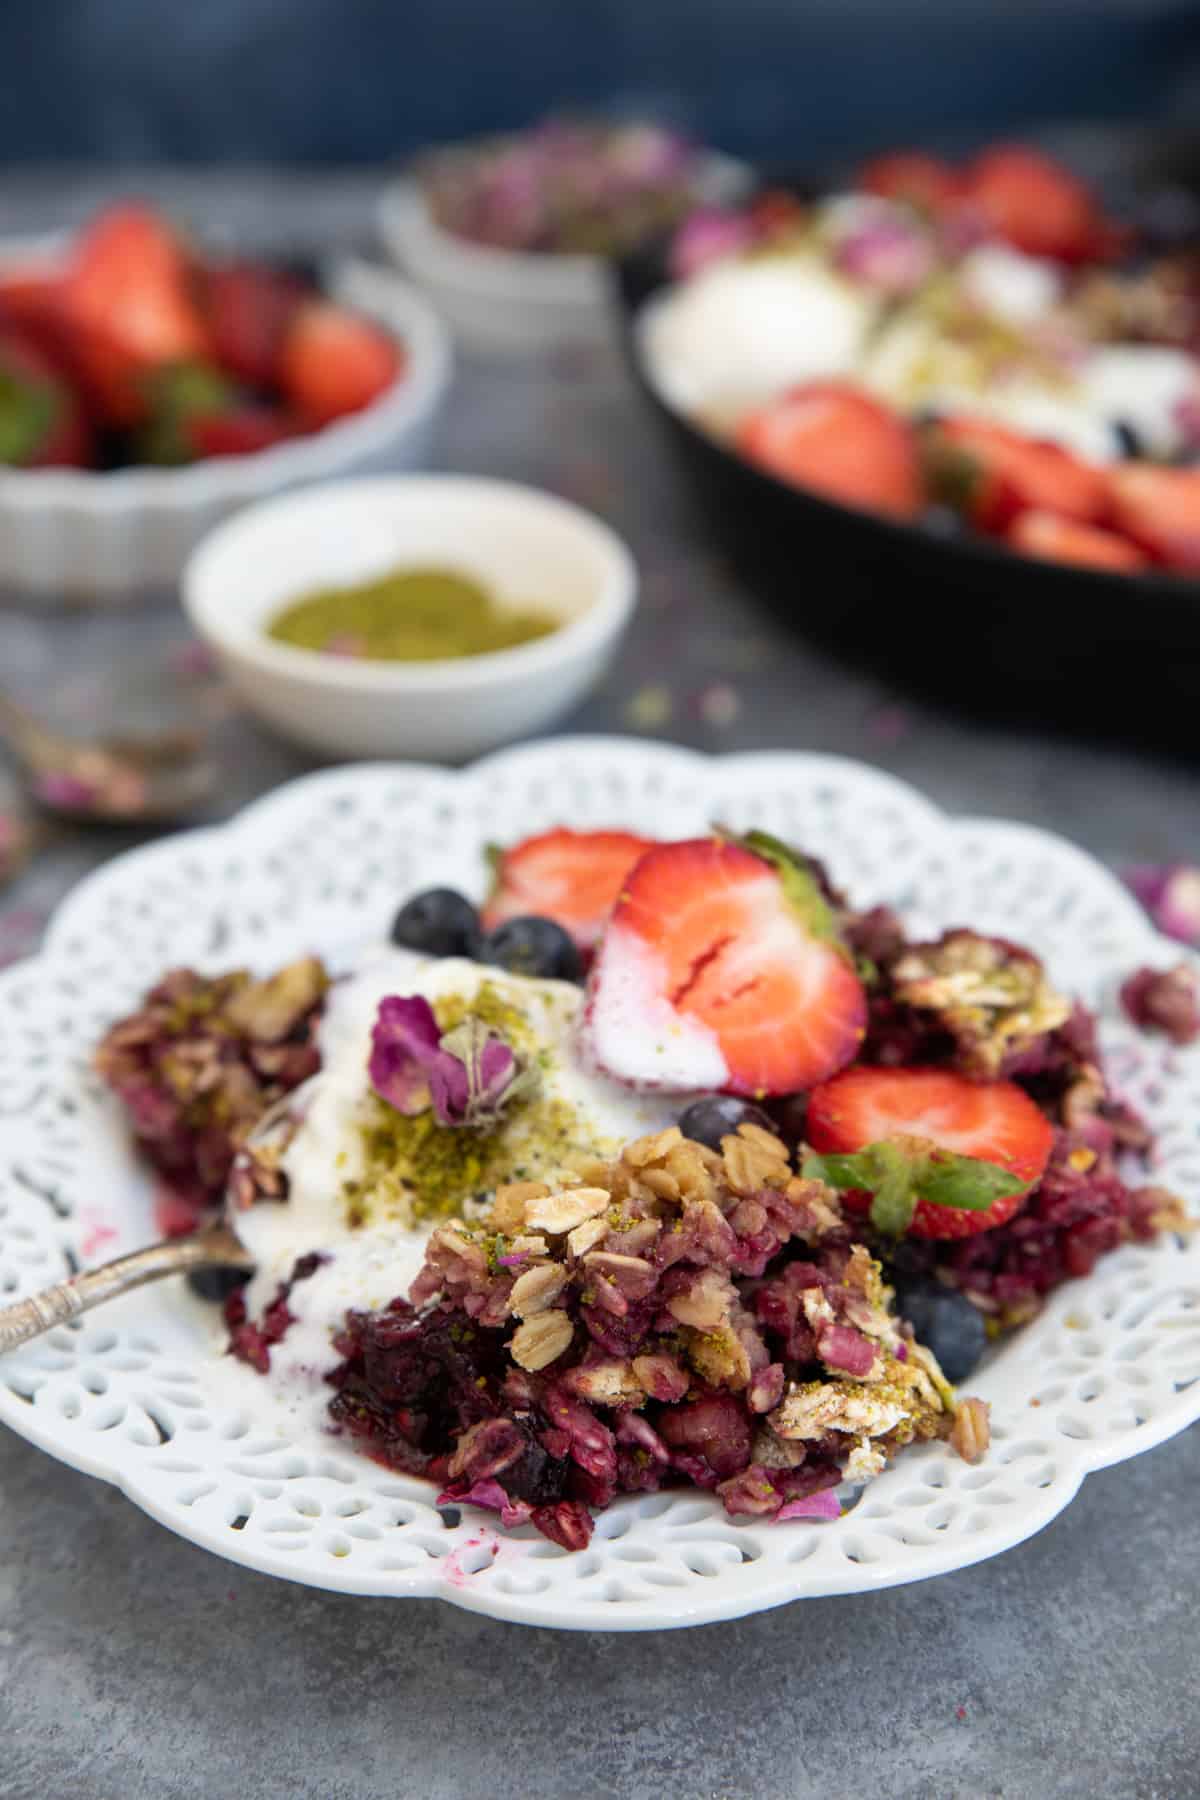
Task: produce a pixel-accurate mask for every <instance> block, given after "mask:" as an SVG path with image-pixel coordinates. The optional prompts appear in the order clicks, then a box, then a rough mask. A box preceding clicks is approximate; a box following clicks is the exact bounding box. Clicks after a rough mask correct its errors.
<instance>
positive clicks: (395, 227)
mask: <svg viewBox="0 0 1200 1800" xmlns="http://www.w3.org/2000/svg"><path fill="white" fill-rule="evenodd" d="M750 181H751V174H750V170H749V169H748V168H747V166H746V164H745V163H740V162H736V161H735V160H734V159H733V158H732V157H728V156H716V155H710V156H708V157H706V158H705V159H704V161H703V163H702V165H701V172H700V176H699V179H698V181H697V192H698V194H699V196H700V198H701V200H702V202H703V203H704V204H719V203H721V202H722V201H728V200H733V199H736V198H737V197H738V196H739V195H740V194H742V193H744V192H745V190H746V188H747V187H748V186H749V185H750ZM377 222H378V228H379V234H380V237H381V239H382V240H383V244H384V247H385V248H386V249H387V251H388V253H389V255H391V256H392V257H393V258H394V259H395V260H396V262H397V263H399V264H400V266H401V268H403V269H404V270H405V272H406V273H407V274H408V275H409V276H410V277H411V278H412V280H413V281H415V282H417V283H418V284H419V285H420V286H421V287H422V288H424V290H425V291H426V293H428V294H429V296H430V298H431V299H432V300H433V302H434V304H435V305H436V306H437V308H438V310H439V311H440V312H441V314H442V316H443V317H444V318H445V319H446V320H447V321H448V322H449V324H450V325H451V326H452V327H453V329H454V332H455V335H456V336H457V337H458V338H459V339H460V341H461V342H462V343H463V344H464V345H465V346H467V347H469V348H471V349H474V350H482V351H484V352H487V353H492V354H505V353H508V354H521V353H528V352H530V351H546V350H555V349H561V348H563V347H564V346H568V345H578V344H589V343H597V342H601V341H603V340H606V339H608V338H611V336H612V302H611V297H610V272H609V264H608V262H607V261H606V260H605V259H604V258H603V257H600V256H571V255H553V254H550V253H547V252H538V253H535V252H532V251H517V250H497V249H495V248H494V247H493V246H492V245H489V244H474V243H472V242H471V241H470V240H469V239H468V238H462V237H456V236H455V235H454V234H453V233H452V232H449V231H444V230H443V229H442V227H441V226H440V225H439V224H437V222H436V220H435V219H434V218H433V215H432V214H431V212H430V210H429V207H428V206H427V204H426V201H425V194H424V189H423V188H422V185H421V183H420V181H419V180H417V179H416V177H414V176H406V177H404V178H402V179H401V180H399V181H393V182H391V183H389V185H388V186H387V187H386V188H385V189H384V191H383V193H382V195H381V196H380V200H379V212H378V219H377Z"/></svg>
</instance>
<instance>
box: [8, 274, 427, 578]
mask: <svg viewBox="0 0 1200 1800" xmlns="http://www.w3.org/2000/svg"><path fill="white" fill-rule="evenodd" d="M58 241H59V243H61V242H62V240H58ZM47 242H48V241H47V240H45V239H43V240H40V241H38V242H37V243H36V244H35V243H31V242H30V241H29V240H27V239H26V240H23V241H21V242H19V243H18V242H10V243H6V244H4V245H3V246H0V261H8V262H24V261H26V260H28V259H29V257H30V253H31V252H34V251H39V252H41V253H42V255H43V256H44V254H45V251H46V248H47ZM323 285H324V287H325V289H326V291H327V292H328V293H330V294H331V295H332V296H333V297H334V298H335V299H338V300H342V301H344V302H345V303H346V304H347V305H350V306H354V307H356V308H357V309H358V310H359V311H361V312H363V313H366V314H369V315H370V316H371V317H372V318H374V319H375V320H376V321H377V322H378V323H379V324H381V325H383V326H384V327H385V328H386V329H387V330H388V331H389V332H391V333H392V335H393V336H394V337H395V338H396V339H397V340H398V341H399V342H400V343H401V344H402V345H403V346H404V349H405V351H406V353H407V361H406V364H405V367H404V371H403V374H402V375H401V376H400V378H399V379H398V380H397V381H396V382H395V383H394V384H393V385H392V386H391V387H390V388H388V389H387V391H386V392H385V393H383V394H381V395H380V397H379V398H378V399H377V400H374V401H372V403H371V404H370V405H369V406H366V407H364V408H363V410H362V411H361V412H357V413H353V414H350V415H349V416H347V417H346V418H343V419H339V420H336V421H335V422H334V423H333V424H332V425H328V426H326V427H325V429H324V430H322V431H317V432H312V433H310V434H309V435H307V436H305V437H297V438H292V439H289V440H288V441H287V442H286V443H283V444H278V445H276V446H274V447H273V448H272V449H269V450H260V451H258V452H256V453H255V454H253V455H249V456H219V457H210V458H207V459H205V460H204V461H202V462H197V463H192V464H191V465H190V466H188V467H186V468H181V469H164V468H128V469H114V470H110V471H95V470H90V469H14V468H10V467H4V466H0V594H3V593H16V594H19V595H20V597H21V600H22V603H23V604H28V603H30V602H33V603H35V604H36V603H39V602H45V603H47V604H52V605H62V604H68V605H86V606H101V605H105V606H120V605H128V604H131V603H134V602H137V601H139V600H143V599H144V598H145V597H146V595H147V592H148V591H154V590H157V591H159V592H160V593H161V590H162V589H163V588H174V586H175V585H176V583H177V582H178V580H179V576H180V574H181V572H182V570H183V565H184V563H185V562H186V560H187V557H188V555H189V553H190V552H191V550H192V549H193V548H194V546H195V545H196V544H197V543H198V542H199V540H200V539H201V538H202V537H203V536H204V534H205V532H207V531H209V530H211V528H212V527H213V526H214V525H216V524H217V523H219V521H220V520H222V519H224V518H227V517H228V516H229V515H230V514H231V513H234V512H236V511H238V510H239V508H241V507H243V506H245V505H247V504H248V503H249V502H251V501H255V500H260V499H263V498H264V497H266V496H267V495H270V494H275V493H279V492H282V491H283V490H285V489H288V488H293V487H297V486H299V485H300V484H302V483H306V482H311V481H322V480H326V479H328V478H329V477H331V476H337V475H342V474H349V473H350V472H351V471H361V470H370V469H379V468H414V467H419V466H420V465H421V463H423V462H424V460H425V458H426V456H427V454H428V445H429V436H430V431H431V428H432V425H433V422H434V420H435V418H436V416H437V414H438V411H439V409H440V407H441V404H442V401H443V399H444V397H445V394H446V390H447V388H448V386H449V382H450V374H451V368H452V355H451V349H450V340H449V336H448V334H447V332H446V330H445V328H444V326H443V325H442V323H441V321H440V320H439V319H438V317H437V314H436V312H435V311H434V310H433V308H432V307H431V306H430V305H429V302H428V301H427V300H426V299H425V298H424V297H423V296H422V295H421V294H419V293H417V292H416V291H415V289H413V288H412V287H410V286H409V285H408V284H407V283H405V282H402V281H399V280H397V279H396V277H394V276H392V275H389V274H378V273H376V272H374V271H372V270H371V269H370V268H369V267H367V266H366V265H363V264H358V263H353V262H347V263H343V264H340V265H338V266H337V267H335V268H333V269H331V270H330V271H329V272H328V276H327V278H326V280H325V282H324V283H323Z"/></svg>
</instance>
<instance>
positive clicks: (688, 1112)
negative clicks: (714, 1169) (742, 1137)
mask: <svg viewBox="0 0 1200 1800" xmlns="http://www.w3.org/2000/svg"><path fill="white" fill-rule="evenodd" d="M739 1125H761V1126H762V1128H763V1130H764V1131H771V1130H773V1126H772V1123H771V1121H770V1119H768V1117H767V1115H766V1113H765V1112H763V1110H762V1108H761V1107H759V1106H752V1105H751V1103H750V1101H749V1100H739V1099H737V1098H736V1096H735V1095H733V1094H707V1095H706V1096H705V1098H704V1099H703V1100H693V1101H692V1104H691V1105H690V1106H686V1107H685V1108H684V1109H683V1111H682V1112H681V1113H680V1115H679V1129H680V1131H682V1133H683V1135H684V1137H685V1138H691V1140H692V1142H693V1143H694V1144H707V1145H708V1147H709V1149H710V1150H719V1149H720V1148H721V1139H722V1138H723V1137H731V1136H732V1134H733V1133H734V1132H735V1131H736V1130H737V1128H738V1126H739Z"/></svg>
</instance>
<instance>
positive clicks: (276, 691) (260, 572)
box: [183, 475, 637, 761]
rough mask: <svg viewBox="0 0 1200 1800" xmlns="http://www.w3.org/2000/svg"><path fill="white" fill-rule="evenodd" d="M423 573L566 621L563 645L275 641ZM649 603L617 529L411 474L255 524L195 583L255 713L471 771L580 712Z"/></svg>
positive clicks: (356, 747) (295, 499) (294, 729)
mask: <svg viewBox="0 0 1200 1800" xmlns="http://www.w3.org/2000/svg"><path fill="white" fill-rule="evenodd" d="M406 565H407V566H410V567H437V568H444V569H452V570H454V571H455V572H457V573H462V574H464V575H467V576H469V577H472V578H473V579H475V580H477V581H478V582H480V584H481V585H482V586H484V587H485V588H487V589H488V590H489V592H490V593H492V594H493V595H494V596H495V598H496V599H497V600H498V601H499V602H500V603H501V604H503V603H505V602H511V603H512V604H513V605H515V606H519V607H522V608H525V607H530V608H534V609H537V610H539V611H544V612H547V613H549V614H552V615H553V616H555V617H556V618H558V619H560V620H561V621H562V623H561V625H560V626H559V628H558V629H557V630H555V631H553V632H552V633H550V635H549V636H547V637H543V638H538V639H536V640H535V641H534V642H532V643H528V644H521V645H518V646H517V647H516V648H514V649H511V650H500V651H496V652H494V653H491V654H489V655H485V656H465V657H458V658H454V659H452V660H450V659H447V660H445V661H439V662H422V663H415V662H407V663H406V662H368V661H364V660H359V659H356V658H353V657H338V656H332V655H328V654H323V653H321V652H317V651H311V650H297V649H293V648H291V647H290V646H288V645H286V644H280V643H276V642H274V641H272V640H271V639H269V638H268V637H267V636H266V635H265V627H266V625H267V623H268V621H269V620H270V619H271V618H272V616H273V615H274V614H275V613H277V612H278V611H279V610H280V609H281V608H282V607H283V606H284V605H285V604H286V603H287V602H288V601H290V600H293V599H298V598H300V597H301V596H302V595H304V594H306V593H311V592H313V591H314V590H316V589H319V588H323V587H330V586H340V585H344V584H350V583H354V582H359V581H363V580H366V579H369V578H371V577H373V576H376V575H383V574H385V573H387V572H388V571H389V570H392V569H397V568H402V567H404V566H406ZM636 591H637V572H636V569H635V566H634V562H633V558H632V556H631V555H630V554H629V551H628V550H627V549H626V548H625V546H624V544H623V543H622V542H621V540H620V538H618V537H617V536H616V534H615V533H614V532H612V531H610V530H609V528H608V526H607V525H603V524H601V522H600V521H599V520H598V519H595V518H593V517H592V516H591V514H590V513H586V512H584V511H583V510H582V509H581V508H579V507H577V506H572V505H570V504H569V503H568V502H567V501H565V500H559V499H557V498H556V497H555V496H554V495H551V494H545V493H541V492H539V491H538V490H537V489H536V488H528V487H522V486H520V485H518V484H517V483H515V482H508V481H488V480H477V479H475V478H473V477H470V476H462V475H410V476H403V475H401V476H396V477H393V478H391V479H389V478H386V477H384V478H380V479H378V480H357V481H346V482H335V483H330V484H328V485H326V486H323V487H318V488H309V489H307V490H306V491H305V492H304V493H303V494H296V495H291V496H287V497H284V498H282V499H279V500H275V501H272V502H269V503H268V504H266V505H263V506H258V507H255V508H253V509H252V510H251V511H250V512H247V513H245V514H243V515H242V517H241V518H238V519H233V520H230V521H229V523H228V524H226V525H223V526H221V527H220V528H219V529H218V530H217V531H215V532H214V533H213V534H212V536H211V537H210V538H209V539H208V540H207V541H206V542H205V543H203V544H202V545H201V546H200V547H199V548H198V549H197V551H196V553H195V555H194V556H193V557H192V559H191V561H190V562H189V564H188V566H187V569H186V571H185V573H184V580H183V599H184V606H185V608H186V610H187V612H188V615H189V617H190V619H191V622H192V624H193V625H194V627H195V629H196V630H197V632H199V634H200V636H201V637H202V638H204V639H205V641H206V642H207V643H208V645H209V646H210V648H211V649H212V650H213V651H214V652H215V654H216V656H217V658H218V659H219V661H220V662H221V664H222V666H223V667H224V669H225V671H226V673H227V675H228V676H229V678H230V681H231V682H232V684H233V686H234V688H235V690H236V691H237V693H238V695H239V696H240V697H241V699H242V700H243V702H244V703H245V705H246V706H247V707H248V708H249V710H250V711H251V712H253V713H254V714H256V715H257V717H259V718H260V719H262V720H263V721H264V722H265V723H266V724H268V725H269V726H271V727H272V729H274V730H275V731H278V732H279V733H280V734H281V735H282V736H284V737H286V738H289V739H291V740H292V741H293V742H295V743H299V744H303V745H305V746H306V747H308V748H310V749H314V750H318V751H321V752H324V753H326V754H330V755H334V756H412V757H423V758H425V759H426V760H431V759H432V760H447V761H457V760H459V759H462V758H466V757H471V756H478V755H480V754H482V753H483V752H484V751H486V750H492V749H495V748H496V747H497V746H498V745H500V744H507V743H511V742H512V741H513V740H514V739H517V738H525V737H528V736H530V735H531V734H532V733H533V732H535V731H538V730H539V729H541V728H542V727H543V726H545V725H548V724H550V723H551V721H552V720H554V719H557V718H559V717H560V716H561V715H562V714H563V713H565V712H567V711H569V709H570V708H571V707H572V706H574V705H575V704H576V703H577V702H578V701H579V700H580V699H581V698H582V697H583V695H584V694H585V693H587V691H588V690H589V688H591V687H592V685H593V684H594V683H595V682H596V681H597V680H598V679H599V677H600V676H601V675H602V674H603V672H604V670H605V669H606V668H607V666H608V664H609V662H610V660H611V658H612V656H613V654H614V652H615V650H616V648H617V645H618V643H619V641H620V638H621V636H622V633H623V632H624V630H625V627H626V625H627V624H628V622H629V617H630V614H631V613H632V611H633V605H634V600H635V596H636Z"/></svg>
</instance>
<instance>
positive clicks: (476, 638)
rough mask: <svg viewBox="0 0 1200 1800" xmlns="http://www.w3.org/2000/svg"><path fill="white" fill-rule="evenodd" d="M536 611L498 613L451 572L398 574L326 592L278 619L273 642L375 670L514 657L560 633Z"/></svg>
mask: <svg viewBox="0 0 1200 1800" xmlns="http://www.w3.org/2000/svg"><path fill="white" fill-rule="evenodd" d="M558 623H559V621H558V620H557V619H554V618H552V617H551V616H550V615H549V614H547V613H542V612H536V611H534V610H533V609H532V608H529V609H526V610H523V611H520V612H517V611H514V610H513V609H511V608H509V607H503V606H498V605H497V604H496V602H495V600H494V599H493V598H492V596H491V595H490V594H489V593H488V591H487V589H486V588H483V587H480V585H479V583H478V582H475V581H472V580H470V579H469V577H467V576H465V575H456V574H454V573H453V572H452V571H451V570H447V569H393V570H391V571H390V572H389V573H388V574H386V575H381V576H379V577H378V578H377V579H376V580H374V581H365V582H361V583H359V584H358V585H356V586H353V587H340V588H324V589H321V590H320V591H319V592H317V593H314V594H307V595H305V596H304V597H303V598H301V599H299V600H294V601H292V602H291V604H290V605H288V606H285V607H284V608H283V609H282V610H281V611H280V612H278V613H276V614H275V616H274V618H272V619H271V621H270V623H269V624H268V626H267V636H268V637H269V638H273V639H274V640H275V642H276V643H279V644H290V645H291V646H292V647H293V648H294V649H297V650H317V651H322V652H324V653H325V654H326V655H330V656H349V657H363V658H365V659H367V660H368V661H372V662H437V661H441V660H442V659H444V658H447V657H459V656H483V655H486V654H487V653H488V652H489V651H492V650H510V649H512V648H513V646H514V645H516V644H528V643H531V642H532V641H533V640H534V639H535V638H540V637H546V636H547V635H548V634H549V633H550V632H552V631H554V630H556V629H557V626H558Z"/></svg>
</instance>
